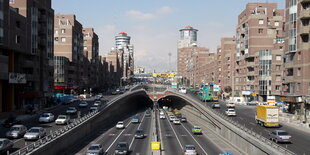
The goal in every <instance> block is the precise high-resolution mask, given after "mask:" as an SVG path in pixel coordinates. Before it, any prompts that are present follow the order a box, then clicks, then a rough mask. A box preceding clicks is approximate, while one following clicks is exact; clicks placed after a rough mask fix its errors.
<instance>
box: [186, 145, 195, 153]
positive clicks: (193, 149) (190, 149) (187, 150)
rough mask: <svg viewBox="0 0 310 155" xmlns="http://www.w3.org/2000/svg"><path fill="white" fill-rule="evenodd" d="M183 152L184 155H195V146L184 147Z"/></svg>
mask: <svg viewBox="0 0 310 155" xmlns="http://www.w3.org/2000/svg"><path fill="white" fill-rule="evenodd" d="M183 150H184V155H197V151H196V147H195V145H185V146H184V149H183Z"/></svg>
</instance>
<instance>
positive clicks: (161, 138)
mask: <svg viewBox="0 0 310 155" xmlns="http://www.w3.org/2000/svg"><path fill="white" fill-rule="evenodd" d="M157 110H159V109H157ZM165 117H166V116H165ZM157 119H158V128H159V138H160V143H161V144H162V145H161V149H162V150H165V149H164V143H163V137H162V133H161V126H160V118H159V115H158V116H157Z"/></svg>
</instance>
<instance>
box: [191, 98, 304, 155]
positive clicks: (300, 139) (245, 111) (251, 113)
mask: <svg viewBox="0 0 310 155" xmlns="http://www.w3.org/2000/svg"><path fill="white" fill-rule="evenodd" d="M189 95H190V96H192V97H193V98H195V99H196V100H197V101H198V100H199V99H198V97H197V96H196V95H193V94H189ZM201 104H204V105H206V106H209V107H211V104H212V103H210V102H206V103H204V102H201ZM220 104H221V108H220V109H214V110H216V111H218V112H220V113H222V114H225V110H226V103H224V102H220ZM235 110H236V114H237V116H236V117H231V119H233V120H234V121H236V122H239V123H240V124H241V125H245V126H246V127H247V128H249V129H251V130H253V131H255V132H256V133H258V134H261V135H262V136H264V137H266V138H268V133H270V132H271V131H273V130H276V129H281V130H286V131H287V132H288V133H289V134H290V135H291V136H292V143H280V144H279V145H281V146H283V147H287V148H288V149H289V150H291V151H293V152H295V153H297V154H302V155H310V147H309V142H310V134H309V132H308V133H307V132H304V131H302V130H298V129H296V128H294V127H290V126H287V125H285V124H281V127H279V128H266V127H261V126H259V125H258V124H256V122H255V110H256V107H255V106H247V105H236V108H235Z"/></svg>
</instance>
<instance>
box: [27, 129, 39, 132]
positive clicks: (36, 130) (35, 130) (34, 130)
mask: <svg viewBox="0 0 310 155" xmlns="http://www.w3.org/2000/svg"><path fill="white" fill-rule="evenodd" d="M39 131H40V129H30V130H29V132H39Z"/></svg>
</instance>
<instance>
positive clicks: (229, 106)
mask: <svg viewBox="0 0 310 155" xmlns="http://www.w3.org/2000/svg"><path fill="white" fill-rule="evenodd" d="M226 107H227V108H234V107H235V103H227V104H226Z"/></svg>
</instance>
